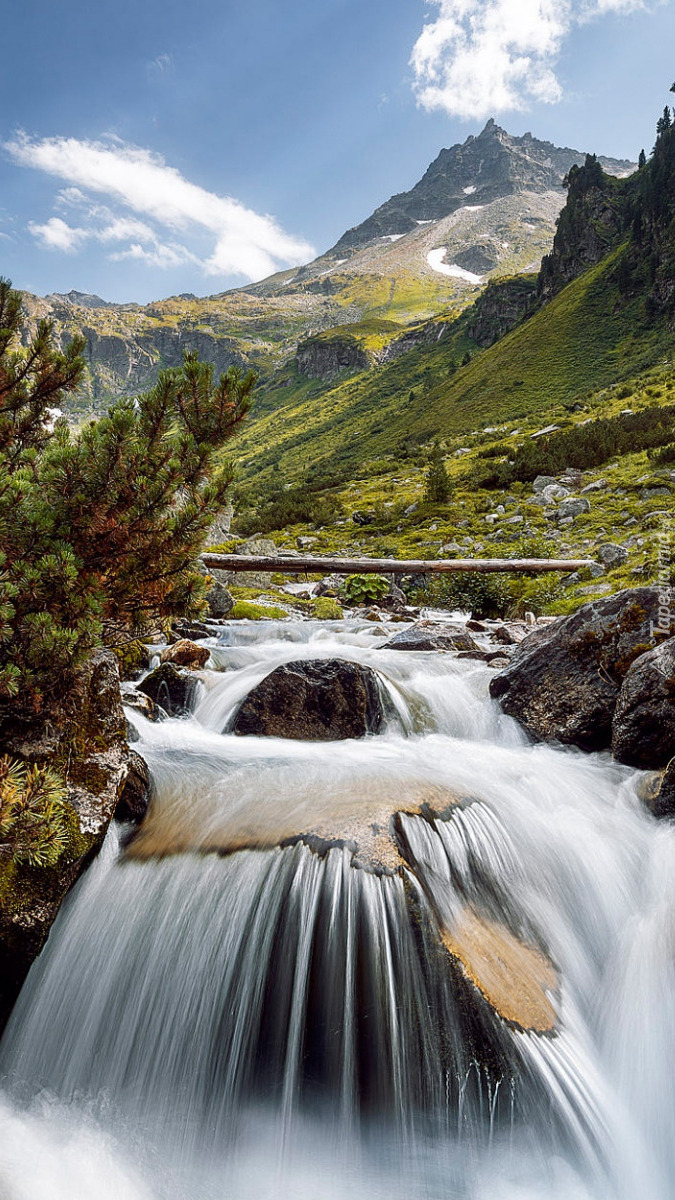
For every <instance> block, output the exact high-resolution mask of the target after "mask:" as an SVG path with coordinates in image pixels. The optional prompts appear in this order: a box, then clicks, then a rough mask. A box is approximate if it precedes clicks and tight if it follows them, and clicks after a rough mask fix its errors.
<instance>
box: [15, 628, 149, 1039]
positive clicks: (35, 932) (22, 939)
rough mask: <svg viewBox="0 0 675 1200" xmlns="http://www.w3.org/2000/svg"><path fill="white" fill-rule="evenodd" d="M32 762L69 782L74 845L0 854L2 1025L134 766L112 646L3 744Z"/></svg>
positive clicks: (95, 847)
mask: <svg viewBox="0 0 675 1200" xmlns="http://www.w3.org/2000/svg"><path fill="white" fill-rule="evenodd" d="M1 752H2V753H3V754H9V755H11V756H12V757H13V758H15V759H20V760H22V761H23V762H25V763H28V764H30V765H38V766H49V767H52V768H54V769H56V770H57V771H58V772H59V773H60V774H61V776H62V777H63V778H65V780H66V783H67V789H68V791H67V802H68V805H69V807H70V809H71V810H72V814H73V821H72V830H71V835H70V839H69V844H68V845H67V846H66V847H65V848H64V850H63V851H62V852H61V855H60V857H59V860H58V862H57V864H56V865H55V866H52V867H31V866H28V865H27V864H25V863H22V864H18V863H16V862H14V861H13V859H12V858H8V857H7V856H4V857H3V856H2V855H0V1028H1V1027H2V1024H3V1022H4V1020H5V1018H6V1017H7V1015H8V1013H9V1011H10V1009H11V1007H12V1005H13V1003H14V1000H15V999H16V997H17V995H18V993H19V990H20V988H21V985H22V983H23V981H24V979H25V977H26V974H27V973H28V970H29V968H30V966H31V964H32V962H33V961H34V960H35V958H37V956H38V954H39V953H40V950H41V949H42V947H43V945H44V943H45V941H46V940H47V935H48V933H49V930H50V928H51V925H52V922H53V921H54V918H55V916H56V914H57V912H58V910H59V908H60V906H61V903H62V901H63V899H64V897H65V896H66V893H67V892H68V890H69V889H70V888H71V887H72V885H73V883H74V882H75V881H76V879H77V878H78V876H79V875H80V874H81V872H82V871H83V869H84V867H85V865H86V864H87V862H88V861H89V859H90V857H91V856H92V854H94V853H96V851H97V850H98V849H99V848H100V846H101V844H102V842H103V839H104V837H105V834H106V832H107V829H108V826H109V824H110V821H111V819H112V816H113V813H114V811H115V806H116V804H117V801H118V799H119V797H120V795H121V793H122V790H123V786H124V782H125V779H126V776H127V772H128V769H129V761H130V759H129V747H128V746H127V742H126V726H125V720H124V712H123V710H122V703H121V699H120V687H119V673H118V670H117V662H116V660H115V658H114V656H113V655H112V654H111V653H110V652H109V651H107V650H99V651H97V652H96V653H94V654H93V655H92V656H91V658H90V659H89V661H88V662H87V663H86V664H85V666H84V667H83V669H82V671H81V672H80V676H79V679H78V681H77V684H76V685H75V687H74V689H73V691H72V693H71V694H70V695H69V696H66V697H64V701H63V708H62V709H61V710H60V711H59V712H54V713H52V714H50V716H49V719H47V717H46V715H45V717H44V719H43V720H42V721H41V724H40V727H39V729H35V730H28V729H27V730H23V731H21V732H18V733H16V734H15V735H14V736H13V737H11V738H9V739H7V740H6V741H5V742H4V744H3V746H2V747H1Z"/></svg>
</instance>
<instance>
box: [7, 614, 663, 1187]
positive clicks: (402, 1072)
mask: <svg viewBox="0 0 675 1200" xmlns="http://www.w3.org/2000/svg"><path fill="white" fill-rule="evenodd" d="M381 633H382V631H381V630H377V627H375V628H374V627H373V626H372V625H369V624H368V623H365V622H364V623H359V622H355V621H354V622H344V623H335V624H332V623H315V622H302V623H301V622H298V623H290V624H289V623H274V622H267V623H256V624H248V623H238V624H236V625H235V624H232V625H230V626H227V627H226V629H225V632H224V634H223V637H222V639H220V640H219V641H218V642H216V640H215V639H214V640H213V642H212V658H211V661H210V669H209V671H208V672H207V674H206V679H205V683H204V685H203V688H202V691H201V695H200V698H199V701H198V705H197V708H196V711H195V713H194V714H193V716H192V717H191V718H189V719H184V720H170V721H166V722H162V723H160V724H150V723H148V722H146V721H145V720H143V718H142V717H139V715H138V714H137V713H133V714H130V716H131V718H132V720H133V721H134V723H135V724H136V725H137V726H138V728H139V732H140V736H141V740H140V742H139V743H138V745H137V748H138V749H139V750H140V752H141V753H142V754H143V756H144V757H145V758H146V760H147V761H148V763H149V765H150V768H151V771H152V776H153V784H154V795H153V802H152V806H151V811H150V814H149V816H148V818H147V820H146V825H147V831H146V832H144V830H145V827H144V830H142V831H141V835H140V837H139V838H138V840H137V843H134V842H131V843H130V845H128V846H127V845H126V842H127V837H128V831H124V830H120V829H119V828H113V829H112V830H111V833H110V835H109V838H108V840H107V842H106V845H105V847H104V849H103V851H102V853H101V855H100V856H99V858H98V860H97V861H96V862H95V863H94V864H93V865H92V867H91V868H90V870H89V871H88V872H87V874H86V876H85V877H84V878H83V879H82V880H81V881H80V883H79V884H78V886H77V887H76V889H75V890H74V892H73V893H72V894H71V896H70V897H69V898H68V901H67V902H66V904H65V905H64V907H63V910H62V913H61V914H60V916H59V918H58V920H57V922H56V924H55V926H54V929H53V931H52V933H51V935H50V938H49V942H48V944H47V947H46V949H45V951H44V952H43V954H42V955H41V956H40V959H39V960H38V962H37V963H36V964H35V966H34V967H33V969H32V970H31V973H30V976H29V979H28V981H27V983H26V985H25V987H24V989H23V991H22V994H21V997H20V999H19V1002H18V1004H17V1007H16V1009H15V1012H14V1015H13V1017H12V1020H11V1022H10V1025H9V1028H8V1030H7V1033H6V1035H5V1038H4V1040H3V1043H2V1046H1V1047H0V1070H1V1072H2V1077H3V1081H4V1082H3V1089H4V1090H3V1093H2V1098H1V1099H0V1197H1V1198H2V1200H80V1197H82V1200H84V1198H85V1197H87V1198H89V1197H96V1200H108V1197H109V1196H110V1197H111V1198H112V1197H113V1196H114V1197H116V1198H117V1197H121V1198H122V1200H146V1198H147V1200H216V1198H218V1200H221V1198H222V1200H225V1197H227V1198H228V1200H249V1197H250V1198H251V1200H253V1197H256V1200H259V1198H263V1197H265V1198H267V1197H269V1198H270V1200H273V1198H274V1200H281V1198H282V1197H283V1200H305V1197H307V1200H309V1197H311V1198H312V1200H346V1197H347V1196H350V1198H354V1200H360V1198H361V1197H363V1198H364V1200H365V1197H366V1196H375V1197H379V1196H382V1197H385V1196H386V1197H388V1198H393V1200H398V1198H399V1197H400V1200H404V1198H405V1200H427V1198H429V1200H436V1198H438V1200H441V1198H442V1197H448V1200H455V1198H457V1200H488V1198H490V1200H492V1198H493V1197H494V1196H495V1195H499V1197H500V1200H544V1197H546V1200H634V1198H635V1197H636V1196H638V1195H639V1196H640V1197H644V1198H645V1200H669V1198H670V1197H671V1196H672V1194H673V1191H674V1190H675V1152H674V1150H673V1139H672V1128H673V1120H674V1118H675V1096H674V1093H673V1084H672V1074H673V1072H672V1064H673V1052H674V1051H675V1044H674V1043H675V1012H673V1009H674V1007H675V956H674V954H673V951H674V949H675V871H673V865H674V859H675V841H674V837H675V833H674V832H673V830H672V828H671V827H670V826H669V825H659V824H657V823H656V822H655V821H653V820H652V819H651V818H650V817H649V816H648V815H646V813H645V812H644V811H643V808H642V805H641V803H640V801H639V799H638V796H637V792H636V787H637V782H638V779H639V777H638V776H637V775H636V774H635V773H634V772H631V771H629V770H628V769H626V768H623V767H619V766H617V765H616V764H614V763H613V762H612V761H611V759H610V758H609V756H606V755H605V756H603V755H584V754H581V753H579V752H576V751H570V750H560V749H556V748H553V747H547V746H532V745H530V744H529V742H528V741H527V739H526V738H525V736H524V735H523V733H522V732H521V731H520V730H519V729H518V727H517V726H516V725H515V723H513V722H512V721H511V720H510V719H508V718H505V717H504V716H503V714H501V712H500V710H499V708H498V707H497V705H496V704H495V703H494V702H492V701H490V700H489V698H488V695H487V685H488V681H489V677H490V671H489V669H488V668H486V667H485V666H484V665H483V664H480V663H476V662H472V661H461V660H458V659H456V658H453V657H452V656H450V655H443V654H423V653H402V652H395V651H388V650H383V649H381V642H382V641H383V640H384V638H383V637H382V636H378V634H381ZM307 657H312V658H317V657H318V658H333V657H346V658H349V659H352V660H354V661H357V662H360V663H363V664H365V665H368V666H370V667H373V668H374V669H375V670H377V672H378V673H379V676H380V679H381V682H382V686H383V687H384V688H385V689H386V690H387V692H388V695H389V697H390V699H391V700H392V711H393V713H394V716H393V717H392V719H391V721H390V724H389V727H388V729H387V730H386V732H385V733H383V734H381V735H379V736H377V737H369V738H366V739H364V740H362V741H343V742H333V743H314V744H309V743H303V742H295V741H284V740H281V739H264V738H238V737H234V736H232V735H230V734H228V733H227V732H223V731H225V730H227V728H228V726H229V723H230V721H231V719H232V716H233V714H234V713H235V712H236V710H237V706H238V705H239V703H241V701H242V699H243V698H244V696H245V695H247V694H248V692H249V691H250V690H251V688H252V687H254V686H255V685H256V683H258V682H259V681H260V680H261V679H262V678H263V677H264V676H265V675H267V674H268V673H269V672H270V671H271V670H273V669H274V668H275V667H276V666H278V665H280V664H281V663H284V662H288V661H292V660H293V659H301V658H302V659H304V658H307ZM417 794H419V795H423V796H427V795H432V796H443V795H446V794H448V795H449V794H452V795H455V796H460V797H462V798H463V803H462V804H460V805H459V806H457V807H456V808H455V809H453V811H452V812H451V813H450V812H448V813H447V814H444V815H443V817H442V819H441V818H437V817H435V818H434V819H423V818H422V816H420V815H417V814H416V812H415V811H413V810H411V809H410V798H411V797H412V796H415V795H417ZM387 805H389V806H390V807H391V808H392V811H393V810H396V811H398V812H402V813H404V814H405V813H406V812H407V815H403V816H399V818H397V820H398V830H399V838H400V839H402V840H403V842H404V843H405V846H406V864H405V865H404V866H403V867H402V868H401V870H397V871H384V872H378V871H373V870H368V869H362V867H359V866H357V865H355V862H354V853H355V852H354V849H353V847H351V845H350V844H338V843H337V842H336V843H335V844H327V845H323V846H321V847H318V848H317V846H315V845H312V844H311V842H310V844H308V841H307V839H306V838H304V839H303V837H301V836H297V837H296V836H289V831H290V833H293V832H294V831H297V832H298V834H300V833H304V832H306V831H307V830H308V829H311V826H312V823H313V822H314V823H315V824H316V823H317V821H319V819H323V820H327V819H328V817H330V819H331V820H333V819H334V818H335V814H336V812H338V813H343V812H344V811H347V810H348V811H349V812H350V813H351V811H352V808H353V810H354V812H355V813H356V814H357V816H359V819H360V814H361V813H362V810H363V809H364V807H365V810H366V811H368V810H369V809H370V808H372V809H373V811H374V810H375V808H377V811H378V812H379V811H380V809H381V808H382V806H385V807H386V806H387ZM349 806H352V807H351V808H350V807H349ZM383 811H384V809H383ZM242 831H243V832H242ZM146 834H147V838H148V842H147V845H148V846H149V847H150V849H151V850H152V852H151V853H150V852H148V853H143V854H142V855H139V856H136V857H134V845H135V844H136V845H137V846H140V847H142V846H143V839H144V836H146ZM244 834H245V838H244V836H243V835H244ZM237 838H239V842H237V840H236V839H237ZM242 838H243V840H242ZM246 839H248V841H247V840H246ZM239 844H241V845H242V847H243V848H239V849H236V846H238V845H239ZM466 904H470V905H472V906H475V908H476V910H479V911H480V912H481V913H483V914H484V915H486V917H489V918H490V920H495V921H499V922H502V923H503V924H504V925H505V926H508V928H509V929H510V930H511V931H512V932H513V933H514V934H516V935H518V936H519V937H522V938H523V939H524V941H525V942H527V943H528V944H529V945H540V946H541V947H542V948H544V949H545V952H546V955H547V956H549V957H550V960H551V962H552V963H553V964H555V971H556V977H557V983H556V986H555V987H553V986H552V990H551V996H550V1002H551V1004H552V1005H553V1006H554V1009H555V1014H556V1027H555V1032H554V1033H553V1034H546V1035H542V1034H539V1033H536V1032H531V1031H530V1032H528V1031H525V1030H523V1029H519V1028H517V1027H514V1026H513V1024H510V1023H508V1022H504V1021H501V1019H500V1018H497V1017H495V1016H494V1014H489V1013H488V1015H487V1016H486V1017H485V1018H484V1020H485V1022H486V1025H485V1027H486V1029H488V1027H489V1036H490V1039H491V1042H490V1044H491V1046H492V1047H493V1057H494V1064H493V1065H491V1066H489V1067H488V1068H486V1067H485V1065H484V1063H483V1062H482V1061H479V1058H478V1057H477V1055H476V1051H475V1048H474V1047H473V1044H472V1043H471V1038H472V1037H473V1036H474V1031H473V1029H472V1028H470V1027H469V1026H467V1025H466V1021H465V1014H464V1010H463V1009H462V1006H461V1004H459V1007H458V1000H457V993H456V991H455V990H453V986H451V985H450V983H449V982H448V981H447V980H446V978H445V975H444V973H443V970H442V969H441V967H439V966H438V965H437V964H436V957H437V950H436V949H435V948H434V946H433V945H432V944H431V942H427V941H425V937H426V936H427V935H426V934H423V935H420V932H419V931H420V929H422V930H424V929H430V928H431V926H432V924H433V922H434V921H436V922H439V921H440V922H442V924H443V925H447V926H448V927H450V926H451V925H452V922H453V920H456V919H457V914H458V912H459V910H460V908H461V906H462V905H466ZM411 911H413V912H414V913H415V914H416V918H415V921H413V920H412V919H411V915H410V914H411ZM441 965H442V964H441ZM481 1019H483V1018H481Z"/></svg>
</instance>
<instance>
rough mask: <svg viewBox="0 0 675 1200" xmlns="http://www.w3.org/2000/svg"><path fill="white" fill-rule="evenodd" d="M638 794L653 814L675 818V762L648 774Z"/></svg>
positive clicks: (659, 816) (661, 817)
mask: <svg viewBox="0 0 675 1200" xmlns="http://www.w3.org/2000/svg"><path fill="white" fill-rule="evenodd" d="M638 794H639V796H640V799H641V800H642V802H643V803H644V804H645V805H646V807H647V808H648V809H649V811H650V812H651V814H652V816H654V817H658V818H660V819H663V818H669V819H670V820H675V763H670V764H669V766H668V767H666V769H665V771H655V772H654V773H653V774H652V775H650V776H648V778H647V779H646V780H645V781H644V783H643V785H642V786H641V787H640V788H639V790H638Z"/></svg>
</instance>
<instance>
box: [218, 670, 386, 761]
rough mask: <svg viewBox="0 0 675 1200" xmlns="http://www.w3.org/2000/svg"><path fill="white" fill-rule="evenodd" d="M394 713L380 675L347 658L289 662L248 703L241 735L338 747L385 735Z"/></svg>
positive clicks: (235, 725)
mask: <svg viewBox="0 0 675 1200" xmlns="http://www.w3.org/2000/svg"><path fill="white" fill-rule="evenodd" d="M390 712H391V705H390V703H389V702H388V701H387V699H386V693H385V692H384V691H383V689H382V687H381V685H380V681H379V679H378V677H377V674H376V673H375V671H373V670H371V668H370V667H365V666H362V665H361V664H360V663H354V662H349V661H348V660H346V659H341V658H329V659H308V660H306V661H299V662H290V663H284V664H283V665H282V666H280V667H277V668H276V669H275V670H274V671H272V672H271V673H270V674H269V675H267V676H266V677H265V678H264V679H263V680H262V681H261V682H260V683H259V684H258V685H257V686H256V687H254V688H253V690H252V691H251V692H249V694H248V696H246V698H245V699H244V700H243V701H242V703H241V705H240V707H239V709H238V711H237V713H236V714H235V717H234V720H233V722H232V725H231V732H232V733H235V734H238V735H240V736H258V737H279V738H293V739H295V740H299V741H310V742H333V741H339V740H342V739H343V738H362V737H365V736H366V734H374V733H379V732H380V731H381V730H382V728H383V726H384V724H385V721H386V718H387V716H388V715H389V714H390Z"/></svg>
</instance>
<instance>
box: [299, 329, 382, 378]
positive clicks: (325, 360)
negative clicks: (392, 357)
mask: <svg viewBox="0 0 675 1200" xmlns="http://www.w3.org/2000/svg"><path fill="white" fill-rule="evenodd" d="M296 362H297V365H298V370H299V372H300V374H301V375H304V376H306V377H307V378H309V379H322V380H329V379H334V378H335V377H336V376H337V375H339V374H340V373H341V372H342V371H365V370H366V369H367V368H368V367H369V366H370V365H371V363H372V360H371V357H370V355H369V354H368V353H367V351H365V350H364V349H363V348H362V347H361V346H360V345H359V344H358V342H357V341H356V340H355V339H354V338H353V337H350V336H349V334H348V333H345V334H344V335H342V336H341V335H339V334H336V335H335V336H334V337H330V338H327V337H324V338H322V337H315V338H307V340H306V341H304V342H300V344H299V345H298V351H297V354H296Z"/></svg>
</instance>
